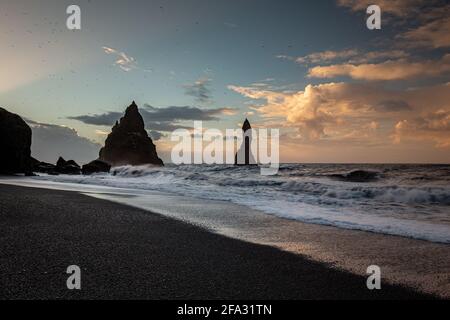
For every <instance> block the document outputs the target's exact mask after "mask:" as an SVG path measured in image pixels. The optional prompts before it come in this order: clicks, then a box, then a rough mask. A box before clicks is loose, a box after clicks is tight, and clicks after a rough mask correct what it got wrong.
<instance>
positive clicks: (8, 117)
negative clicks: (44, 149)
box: [0, 108, 31, 174]
mask: <svg viewBox="0 0 450 320" xmlns="http://www.w3.org/2000/svg"><path fill="white" fill-rule="evenodd" d="M30 147H31V128H30V127H29V126H28V125H27V124H26V122H25V121H24V120H23V119H22V118H21V117H20V116H18V115H17V114H14V113H11V112H9V111H7V110H5V109H3V108H0V152H1V156H0V173H6V174H14V173H25V174H31V149H30Z"/></svg>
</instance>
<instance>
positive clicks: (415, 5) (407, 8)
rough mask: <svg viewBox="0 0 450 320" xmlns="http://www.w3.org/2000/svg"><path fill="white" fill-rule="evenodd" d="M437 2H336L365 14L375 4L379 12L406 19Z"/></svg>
mask: <svg viewBox="0 0 450 320" xmlns="http://www.w3.org/2000/svg"><path fill="white" fill-rule="evenodd" d="M437 2H438V0H337V4H338V5H339V6H342V7H347V8H350V9H351V10H352V11H363V12H366V9H367V7H368V6H370V5H372V4H376V5H378V6H380V8H381V11H382V12H385V13H388V14H390V15H393V16H397V17H406V16H409V15H413V14H416V13H418V12H420V9H422V8H423V7H424V6H428V5H431V4H434V3H437Z"/></svg>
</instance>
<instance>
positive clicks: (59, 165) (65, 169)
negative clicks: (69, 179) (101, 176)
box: [56, 157, 81, 174]
mask: <svg viewBox="0 0 450 320" xmlns="http://www.w3.org/2000/svg"><path fill="white" fill-rule="evenodd" d="M56 172H57V173H62V174H80V172H81V168H80V166H79V165H78V163H76V162H75V161H73V160H68V161H66V160H64V158H63V157H59V159H58V161H57V162H56Z"/></svg>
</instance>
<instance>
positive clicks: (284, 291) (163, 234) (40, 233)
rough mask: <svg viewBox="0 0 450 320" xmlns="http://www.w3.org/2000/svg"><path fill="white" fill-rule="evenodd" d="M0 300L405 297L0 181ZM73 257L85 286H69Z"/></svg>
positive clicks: (215, 238)
mask: <svg viewBox="0 0 450 320" xmlns="http://www.w3.org/2000/svg"><path fill="white" fill-rule="evenodd" d="M0 199H1V201H0V204H1V211H0V217H1V223H0V228H1V237H2V243H4V244H5V245H4V246H2V249H1V253H0V261H1V263H0V268H1V274H2V277H1V282H2V283H1V287H2V291H0V295H1V296H2V298H3V299H15V298H25V299H32V298H38V299H48V298H68V299H70V298H83V299H89V298H101V299H112V298H124V299H127V298H143V299H190V298H192V299H194V298H197V299H345V298H354V299H376V298H381V299H403V298H419V299H421V298H428V297H429V296H428V295H424V294H421V293H419V292H417V291H413V290H410V289H406V288H403V287H398V286H391V285H388V284H384V285H383V289H382V290H380V291H369V290H368V289H367V288H366V285H365V281H366V279H365V277H362V276H358V275H354V274H351V273H349V272H345V271H341V270H337V269H334V268H330V267H329V266H327V265H326V264H324V263H320V262H315V261H312V260H309V259H305V258H304V257H302V256H300V255H295V254H291V253H288V252H284V251H280V250H277V249H275V248H271V247H267V246H262V245H256V244H252V243H248V242H243V241H240V240H235V239H231V238H227V237H223V236H221V235H218V234H214V233H210V232H208V231H206V230H204V229H201V228H198V227H196V226H192V225H189V224H186V223H183V222H180V221H176V220H172V219H169V218H167V217H164V216H161V215H159V214H153V213H149V212H147V211H143V210H140V209H136V208H132V207H128V206H125V205H120V204H116V203H113V202H110V201H105V200H99V199H94V198H92V197H88V196H85V195H82V194H79V193H76V192H67V191H55V190H48V189H36V188H24V187H17V186H6V185H1V186H0ZM71 264H79V265H80V267H81V268H82V272H83V279H84V281H83V284H84V286H83V289H82V290H81V291H77V292H74V291H69V290H67V288H66V287H65V281H66V277H67V275H66V274H65V268H66V267H67V266H68V265H71Z"/></svg>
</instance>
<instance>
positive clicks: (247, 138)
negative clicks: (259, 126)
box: [234, 118, 256, 165]
mask: <svg viewBox="0 0 450 320" xmlns="http://www.w3.org/2000/svg"><path fill="white" fill-rule="evenodd" d="M251 129H252V126H251V125H250V121H248V119H247V118H246V119H245V121H244V124H243V125H242V131H243V135H244V136H243V138H244V139H243V142H242V144H241V146H240V148H239V150H238V152H237V153H236V155H235V157H234V164H235V165H252V164H256V161H255V157H254V156H253V154H252V152H251V150H250V144H251V141H252V134H251ZM249 130H250V131H249ZM238 155H240V157H238Z"/></svg>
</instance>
